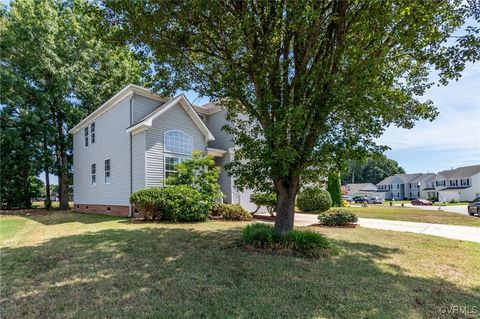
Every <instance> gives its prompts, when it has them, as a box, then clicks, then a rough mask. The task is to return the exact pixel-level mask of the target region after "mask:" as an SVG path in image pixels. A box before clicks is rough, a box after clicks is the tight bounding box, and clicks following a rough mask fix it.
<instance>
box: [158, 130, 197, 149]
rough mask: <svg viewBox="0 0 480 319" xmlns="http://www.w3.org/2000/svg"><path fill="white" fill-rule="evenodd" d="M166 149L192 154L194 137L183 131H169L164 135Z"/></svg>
mask: <svg viewBox="0 0 480 319" xmlns="http://www.w3.org/2000/svg"><path fill="white" fill-rule="evenodd" d="M164 151H165V152H168V153H176V154H183V155H192V152H193V139H192V137H191V136H190V135H188V134H187V133H184V132H182V131H176V130H174V131H167V132H165V137H164Z"/></svg>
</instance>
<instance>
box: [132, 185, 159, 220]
mask: <svg viewBox="0 0 480 319" xmlns="http://www.w3.org/2000/svg"><path fill="white" fill-rule="evenodd" d="M130 203H132V204H133V205H135V208H136V209H137V210H138V211H139V213H140V214H141V215H142V217H143V219H144V220H155V219H159V218H161V217H162V216H161V215H162V210H161V206H162V189H161V188H145V189H141V190H139V191H136V192H135V193H133V194H132V195H131V196H130Z"/></svg>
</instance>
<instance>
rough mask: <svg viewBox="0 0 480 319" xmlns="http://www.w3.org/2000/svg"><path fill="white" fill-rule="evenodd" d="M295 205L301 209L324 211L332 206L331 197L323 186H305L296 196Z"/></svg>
mask: <svg viewBox="0 0 480 319" xmlns="http://www.w3.org/2000/svg"><path fill="white" fill-rule="evenodd" d="M297 207H298V208H300V209H301V210H303V211H319V212H324V211H327V210H329V209H330V207H332V197H331V196H330V193H329V192H328V191H327V190H325V189H323V188H306V189H304V190H302V191H301V192H300V194H298V196H297Z"/></svg>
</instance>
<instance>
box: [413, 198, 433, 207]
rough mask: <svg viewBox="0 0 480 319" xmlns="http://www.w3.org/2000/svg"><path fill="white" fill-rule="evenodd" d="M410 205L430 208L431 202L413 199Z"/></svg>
mask: <svg viewBox="0 0 480 319" xmlns="http://www.w3.org/2000/svg"><path fill="white" fill-rule="evenodd" d="M410 203H411V204H412V205H418V206H432V204H433V203H432V202H431V201H429V200H426V199H421V198H415V199H412V200H411V201H410Z"/></svg>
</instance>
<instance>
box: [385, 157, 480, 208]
mask: <svg viewBox="0 0 480 319" xmlns="http://www.w3.org/2000/svg"><path fill="white" fill-rule="evenodd" d="M377 192H378V193H382V192H383V194H385V195H384V198H385V199H387V200H388V199H395V200H399V199H413V198H423V199H434V198H438V200H440V201H451V200H454V201H471V200H473V199H474V198H475V197H479V196H480V165H473V166H466V167H459V168H456V169H451V170H447V171H442V172H439V173H438V174H435V173H427V174H420V173H418V174H396V175H393V176H389V177H387V178H385V179H384V180H383V181H381V182H380V183H378V184H377Z"/></svg>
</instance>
